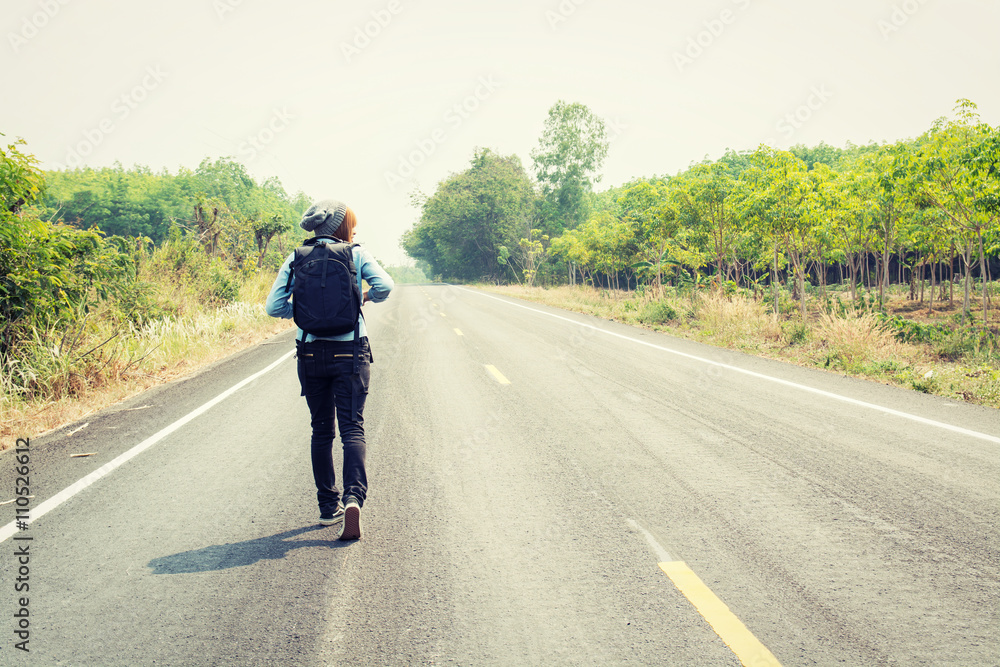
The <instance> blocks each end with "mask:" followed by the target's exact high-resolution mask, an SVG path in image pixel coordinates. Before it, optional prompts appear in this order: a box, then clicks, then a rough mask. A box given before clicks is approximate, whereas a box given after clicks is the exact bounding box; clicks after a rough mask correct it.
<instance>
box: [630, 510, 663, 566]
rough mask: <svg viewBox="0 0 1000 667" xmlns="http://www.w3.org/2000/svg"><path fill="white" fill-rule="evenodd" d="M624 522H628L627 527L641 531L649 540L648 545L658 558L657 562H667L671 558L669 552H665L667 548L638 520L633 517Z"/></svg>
mask: <svg viewBox="0 0 1000 667" xmlns="http://www.w3.org/2000/svg"><path fill="white" fill-rule="evenodd" d="M626 523H628V525H629V527H630V528H632V530H637V531H639V532H640V533H642V535H643V537H645V538H646V541H647V542H649V546H651V547H652V548H653V553H654V554H656V557H657V559H658V560H659V562H661V563H664V562H667V563H668V562H670V561H672V560H673V558H671V557H670V554H669V553H667V550H666V549H664V548H663V545H662V544H660V543H659V541H657V539H656V538H655V537H653V534H652V533H651V532H649V531H648V530H646V529H645V528H643V527H642V526H641V525H640V524H639V522H638V521H636V520H635V519H629V520H628V521H627V522H626Z"/></svg>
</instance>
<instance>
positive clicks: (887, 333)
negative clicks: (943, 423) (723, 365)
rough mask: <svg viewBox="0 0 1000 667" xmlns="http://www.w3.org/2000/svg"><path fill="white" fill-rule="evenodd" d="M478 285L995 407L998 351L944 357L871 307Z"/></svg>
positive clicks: (998, 402) (999, 384) (999, 401)
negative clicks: (801, 310) (841, 310)
mask: <svg viewBox="0 0 1000 667" xmlns="http://www.w3.org/2000/svg"><path fill="white" fill-rule="evenodd" d="M480 287H482V288H483V289H488V290H491V291H494V292H498V293H501V294H506V295H508V296H514V297H519V298H523V299H527V300H530V301H536V302H539V303H545V304H548V305H551V306H556V307H559V308H565V309H567V310H573V311H576V312H582V313H587V314H590V315H596V316H598V317H602V318H605V319H609V320H615V321H619V322H624V323H627V324H633V325H638V326H644V327H647V328H651V329H654V330H658V331H666V332H668V333H670V334H671V335H675V336H679V337H683V338H690V339H693V340H698V341H701V342H705V343H709V344H712V345H718V346H721V347H727V348H731V349H737V350H742V351H745V352H749V353H752V354H758V355H761V356H766V357H769V358H773V359H779V360H782V361H788V362H791V363H795V364H798V365H801V366H809V367H814V368H816V367H818V368H822V369H826V370H829V371H833V372H837V373H843V374H845V375H851V376H855V377H861V378H866V379H870V380H875V381H878V382H883V383H886V384H893V385H896V386H899V387H903V388H907V389H914V390H917V391H921V392H926V393H933V394H938V395H941V396H947V397H949V398H955V399H958V400H963V401H967V402H971V403H978V404H981V405H987V406H992V407H1000V364H998V362H997V360H996V358H995V356H994V357H990V356H985V357H980V356H977V357H976V358H970V357H966V358H963V359H960V360H958V361H949V360H948V359H946V358H943V357H942V355H941V353H940V349H939V347H940V346H939V345H938V346H937V347H935V345H931V344H916V343H903V342H900V341H899V340H898V339H897V338H896V336H895V335H894V332H893V331H892V330H890V329H889V328H888V327H887V326H886V325H885V324H883V323H881V322H880V321H879V320H878V319H877V317H876V316H875V315H874V314H872V313H869V312H863V311H861V312H850V311H849V312H847V313H845V314H843V315H834V314H831V313H828V312H817V311H814V312H813V313H812V314H811V316H810V319H809V320H808V321H806V322H803V321H801V320H800V319H799V317H798V315H797V314H786V315H784V316H776V315H774V314H772V313H771V311H770V307H769V304H767V303H764V302H759V301H757V300H755V299H752V298H749V297H747V296H745V295H741V294H735V295H730V296H726V295H723V294H719V293H706V292H702V293H699V294H698V295H696V296H692V295H690V294H687V295H678V294H677V293H674V292H668V294H667V296H666V298H665V299H663V300H659V299H654V298H651V297H650V296H648V295H636V294H635V293H630V292H614V291H608V290H597V289H594V288H591V287H582V286H576V287H566V286H563V287H556V288H551V289H546V288H540V287H536V288H532V289H528V288H525V287H520V286H500V287H497V286H494V285H481V286H480ZM901 302H902V301H901ZM791 310H792V311H793V312H794V311H797V308H793V309H791ZM938 321H940V320H938Z"/></svg>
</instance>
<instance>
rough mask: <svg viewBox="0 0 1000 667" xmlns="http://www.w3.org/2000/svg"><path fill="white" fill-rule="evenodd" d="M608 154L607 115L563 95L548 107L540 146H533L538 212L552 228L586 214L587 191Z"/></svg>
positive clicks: (567, 225) (568, 224)
mask: <svg viewBox="0 0 1000 667" xmlns="http://www.w3.org/2000/svg"><path fill="white" fill-rule="evenodd" d="M607 155H608V137H607V132H606V130H605V127H604V120H603V119H602V118H600V117H598V116H595V115H594V114H593V112H591V111H590V109H589V108H587V107H586V106H585V105H583V104H580V103H578V102H574V103H572V104H570V103H567V102H564V101H562V100H559V101H558V102H556V103H555V104H554V105H553V106H552V108H551V109H549V115H548V118H546V119H545V129H544V130H543V132H542V136H541V138H540V139H539V141H538V146H537V147H536V148H535V149H534V150H533V151H532V152H531V158H532V160H534V167H535V177H536V178H537V179H538V182H539V183H540V184H541V186H542V199H541V202H540V208H541V211H540V214H541V218H542V221H543V224H544V225H545V230H546V231H547V232H548V233H549V234H561V233H562V232H563V230H565V229H573V228H574V227H577V226H578V225H579V224H580V223H582V222H583V221H584V220H585V219H586V218H587V206H586V201H587V200H586V197H587V193H589V192H590V191H591V189H592V188H593V185H594V184H595V183H598V182H599V181H600V176H599V175H598V172H599V171H600V169H601V166H602V165H603V164H604V159H605V158H606V157H607Z"/></svg>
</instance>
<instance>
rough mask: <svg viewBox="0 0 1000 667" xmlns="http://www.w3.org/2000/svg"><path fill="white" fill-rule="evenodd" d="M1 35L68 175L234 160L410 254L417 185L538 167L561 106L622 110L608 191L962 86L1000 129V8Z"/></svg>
mask: <svg viewBox="0 0 1000 667" xmlns="http://www.w3.org/2000/svg"><path fill="white" fill-rule="evenodd" d="M0 28H2V32H3V44H2V45H0V71H2V72H3V81H4V84H3V87H2V88H3V90H2V93H0V95H2V98H0V132H3V133H4V134H6V135H7V136H6V137H5V138H4V139H3V140H4V141H5V142H6V143H9V142H10V141H11V140H12V139H14V138H16V137H23V138H24V139H25V140H26V141H27V142H28V146H27V150H28V151H29V152H32V153H34V154H35V155H36V156H37V157H38V158H39V159H40V160H41V161H42V165H43V167H44V168H47V169H54V168H57V167H58V166H59V165H67V164H70V165H73V164H77V163H80V164H87V165H90V166H93V167H101V166H108V165H111V164H113V163H114V162H115V161H116V160H117V161H120V162H121V163H122V164H124V165H125V166H126V167H130V166H132V165H135V164H142V165H147V166H149V167H151V168H153V169H154V170H160V169H162V168H167V169H169V170H170V171H171V172H176V170H177V169H178V167H181V166H184V167H188V168H191V169H193V168H195V167H196V166H197V165H198V163H199V162H200V161H201V160H202V159H204V158H206V157H210V158H213V159H215V158H217V157H222V156H232V157H234V158H236V159H237V160H239V161H241V162H243V163H244V164H245V165H246V166H247V168H248V169H249V171H250V172H251V173H252V174H253V175H254V177H255V178H256V179H258V181H261V180H263V179H265V178H268V177H270V176H277V177H278V178H279V179H280V180H281V182H282V184H283V185H284V187H285V189H286V190H287V191H288V192H289V194H294V193H295V192H296V191H298V190H302V191H304V192H305V193H306V194H307V195H309V196H310V197H312V198H314V199H320V198H328V197H332V198H337V199H342V200H343V201H345V202H347V204H348V205H349V206H351V207H352V208H353V209H354V210H355V211H356V213H357V214H358V221H359V227H358V240H360V241H362V242H363V243H365V244H366V245H367V246H368V247H369V248H370V249H371V250H372V252H373V253H374V254H375V255H376V257H378V258H379V259H380V260H381V261H382V262H383V263H386V264H397V263H401V262H403V261H404V259H405V255H404V253H403V252H402V250H401V249H400V248H399V238H400V236H401V235H402V233H403V232H404V231H406V230H407V229H409V228H410V227H411V226H412V224H413V223H414V222H415V221H416V220H417V218H418V216H419V212H418V211H417V210H416V209H414V208H413V207H412V206H411V205H410V199H409V192H410V191H411V190H412V189H413V188H414V187H415V186H416V187H419V188H420V189H421V190H422V191H423V192H425V193H427V194H430V193H432V192H433V191H434V189H435V187H436V185H437V183H438V182H439V181H441V180H442V179H444V178H446V177H447V176H448V175H449V174H450V173H455V172H459V171H462V170H464V169H465V168H466V167H467V166H468V164H469V160H470V159H471V157H472V153H473V151H474V150H475V148H476V147H486V148H491V149H493V150H495V151H497V152H499V153H501V154H504V155H509V154H511V153H514V154H517V155H518V156H520V158H521V160H522V162H523V163H524V165H525V167H526V169H528V171H529V173H530V172H531V158H530V152H531V150H532V148H534V147H535V145H536V144H537V142H538V138H539V136H540V135H541V132H542V127H543V123H544V121H545V117H546V114H547V112H548V109H549V107H551V106H552V104H554V103H555V102H556V101H557V100H560V99H563V100H566V101H568V102H581V103H583V104H585V105H587V106H588V107H590V109H591V110H592V111H593V112H594V113H596V114H598V115H600V116H602V117H604V118H605V119H606V120H607V121H608V124H609V129H610V130H611V134H612V135H613V140H612V142H611V146H610V150H609V152H608V158H607V161H606V162H605V165H604V168H603V172H602V173H603V180H602V181H601V183H600V185H599V186H598V189H604V188H606V187H609V186H613V185H620V184H622V183H624V182H627V181H629V180H631V179H632V178H635V177H641V176H651V175H653V174H675V173H677V172H678V171H679V170H682V169H684V168H686V167H687V166H688V165H690V164H691V163H692V162H697V161H700V160H702V159H703V158H705V157H706V156H707V157H710V158H718V157H719V156H720V155H721V154H722V153H723V152H724V151H725V150H726V149H727V148H732V149H735V150H744V149H752V148H755V147H756V146H757V145H758V144H760V143H762V142H765V143H770V144H771V145H775V146H777V147H779V148H787V147H788V146H791V145H793V144H797V143H804V144H806V145H810V146H811V145H814V144H817V143H819V142H820V141H825V142H826V143H828V144H831V145H834V146H838V147H842V146H844V144H845V143H846V142H847V141H851V142H853V143H856V144H864V143H868V142H869V141H872V140H874V141H878V142H882V141H894V140H896V139H903V138H908V137H915V136H917V135H919V134H921V133H922V132H924V131H925V130H927V129H928V128H929V127H930V125H931V123H932V122H933V121H934V119H935V118H938V117H940V116H945V115H950V114H951V112H952V109H953V107H954V105H955V101H956V100H957V99H958V98H968V99H971V100H972V101H973V102H975V103H976V104H978V105H979V111H980V114H981V115H982V118H983V119H984V120H985V121H987V122H989V123H990V124H993V125H1000V85H998V82H1000V76H998V74H1000V39H998V38H997V35H998V34H1000V0H906V1H905V2H887V1H884V0H838V1H837V2H830V1H824V2H814V1H802V0H800V1H798V2H792V1H791V0H773V1H770V2H768V1H766V0H714V1H712V2H680V1H677V0H666V1H660V2H651V1H645V0H643V1H640V0H619V1H617V2H610V1H608V0H561V1H560V0H537V1H534V0H508V1H507V2H503V3H500V2H496V3H485V2H469V1H465V2H459V1H457V0H363V1H355V2H351V3H347V2H320V1H318V0H300V1H292V2H284V3H279V2H275V1H273V0H170V1H169V2H149V1H141V0H130V1H128V2H125V1H124V0H121V1H113V0H4V9H3V12H2V19H0ZM366 33H367V34H366ZM796 114H797V116H796ZM254 144H256V146H255V145H254ZM305 236H307V234H303V237H305Z"/></svg>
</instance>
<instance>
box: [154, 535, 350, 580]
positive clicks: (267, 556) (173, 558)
mask: <svg viewBox="0 0 1000 667" xmlns="http://www.w3.org/2000/svg"><path fill="white" fill-rule="evenodd" d="M322 529H323V526H306V527H305V528H296V529H295V530H288V531H285V532H283V533H277V534H275V535H269V536H268V537H258V538H257V539H255V540H246V541H245V542H234V543H232V544H215V545H212V546H209V547H204V548H202V549H194V550H193V551H182V552H181V553H177V554H173V555H170V556H161V557H160V558H154V559H153V560H151V561H149V563H147V565H146V566H147V567H150V568H152V569H153V574H193V573H196V572H212V571H216V570H227V569H229V568H231V567H243V566H245V565H253V564H254V563H256V562H257V561H261V560H277V559H280V558H284V557H285V555H286V554H287V553H288V552H289V551H291V550H292V549H301V548H302V547H328V548H333V549H339V548H341V547H345V546H349V545H350V544H352V543H351V542H337V541H335V540H334V541H330V540H291V539H290V538H293V537H296V536H298V535H303V534H305V533H309V532H312V531H314V530H322Z"/></svg>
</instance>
